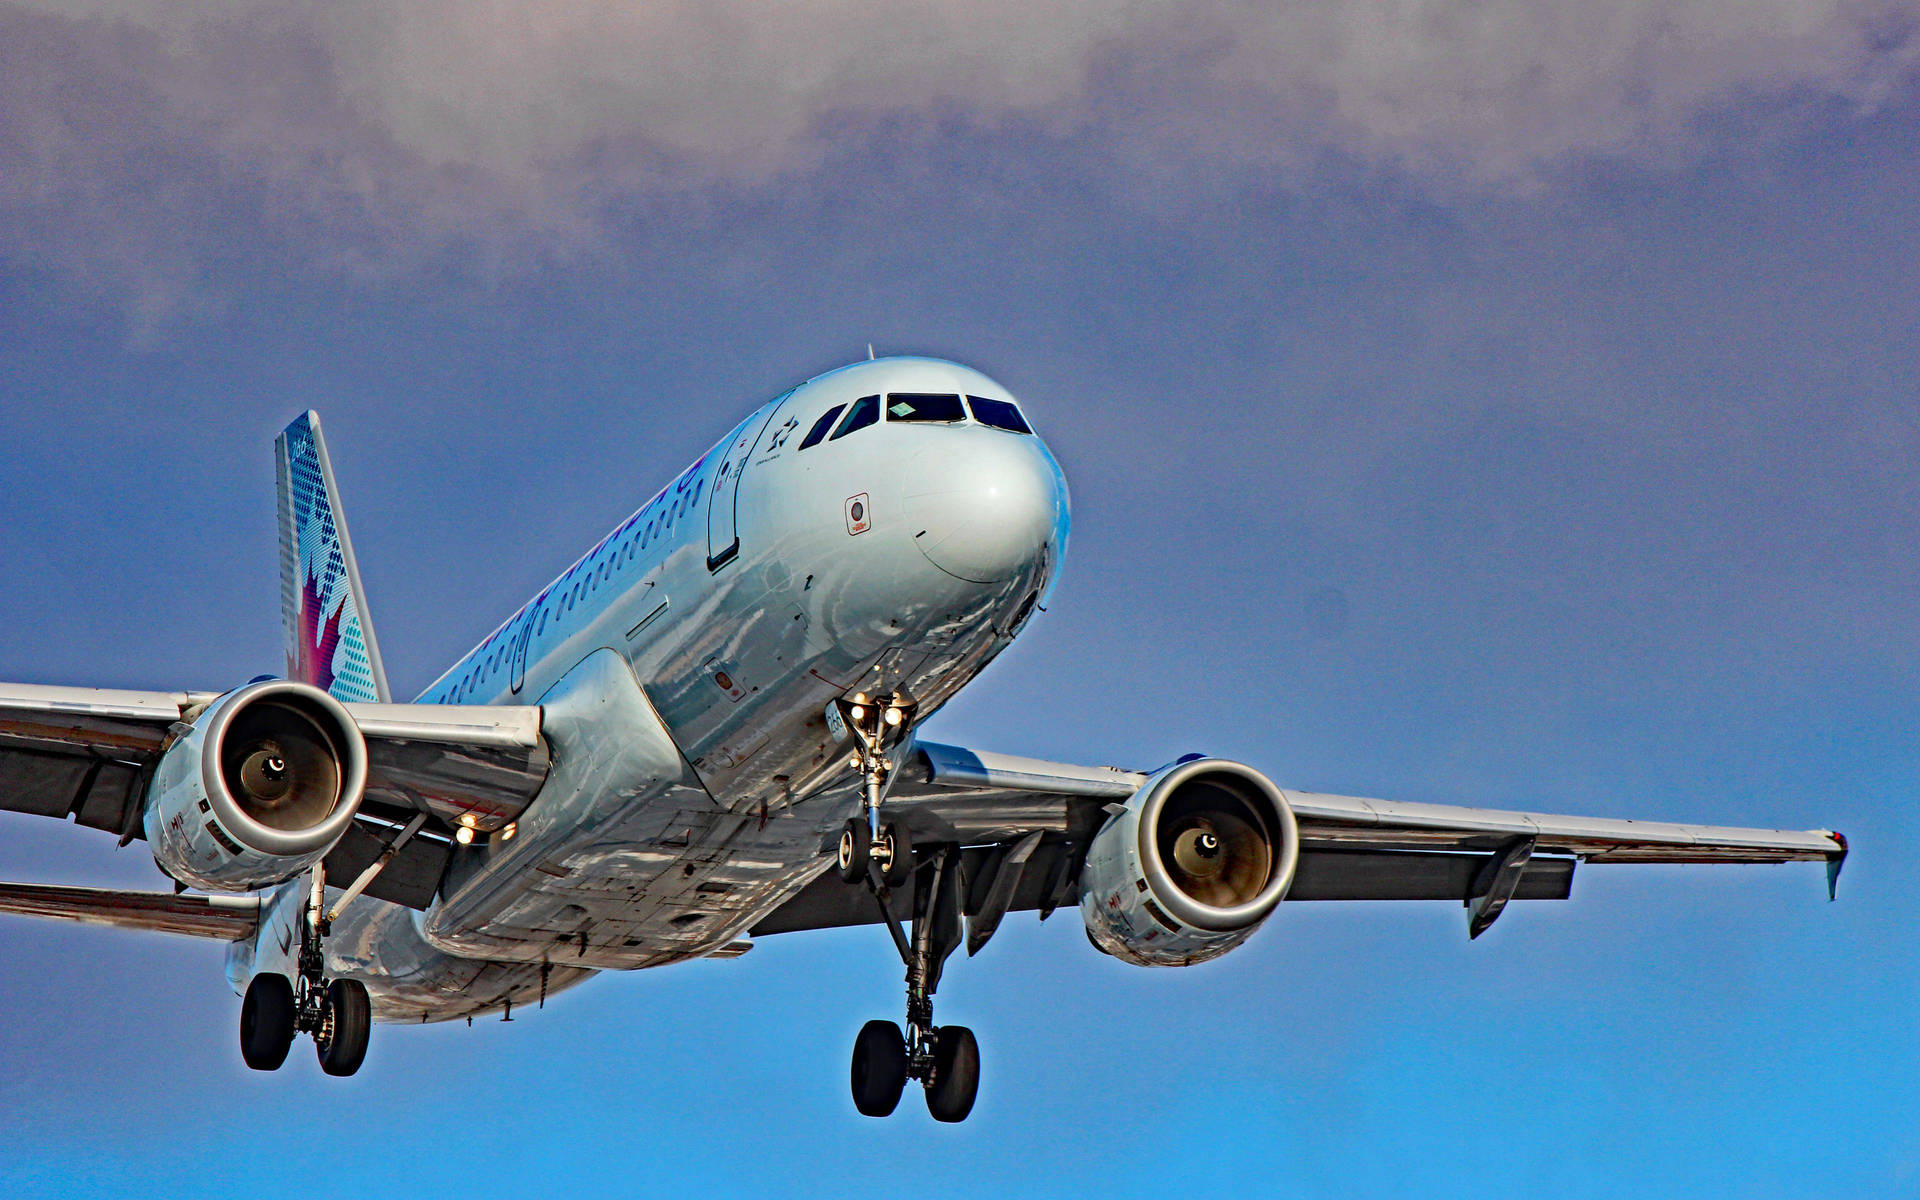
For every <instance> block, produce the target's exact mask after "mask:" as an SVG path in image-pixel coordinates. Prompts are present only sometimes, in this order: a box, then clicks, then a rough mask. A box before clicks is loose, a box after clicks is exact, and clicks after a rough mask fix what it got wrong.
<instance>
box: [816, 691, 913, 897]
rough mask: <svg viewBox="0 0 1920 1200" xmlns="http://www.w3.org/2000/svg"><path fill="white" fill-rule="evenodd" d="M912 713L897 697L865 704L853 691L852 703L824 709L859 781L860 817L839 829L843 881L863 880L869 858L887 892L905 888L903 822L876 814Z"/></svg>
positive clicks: (907, 856) (909, 863)
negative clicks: (846, 744) (847, 744)
mask: <svg viewBox="0 0 1920 1200" xmlns="http://www.w3.org/2000/svg"><path fill="white" fill-rule="evenodd" d="M913 714H914V705H913V704H912V703H911V702H910V701H908V700H906V699H905V698H904V697H901V696H898V695H895V696H882V697H878V698H875V699H872V700H869V699H868V698H867V695H866V693H865V692H856V693H855V694H854V695H853V698H852V699H845V698H842V699H838V700H835V701H833V702H832V703H831V704H829V705H827V728H828V730H829V731H831V732H832V734H833V735H834V737H835V738H836V739H839V740H842V741H846V740H851V741H852V742H853V764H854V766H856V767H858V768H859V770H860V775H861V782H862V790H861V797H860V814H861V815H860V816H858V817H850V818H848V820H847V824H846V827H845V828H844V829H842V830H841V831H840V853H839V862H838V864H837V867H838V869H839V872H840V881H841V882H842V883H850V884H858V883H863V882H865V881H866V879H867V863H868V861H869V860H871V861H872V862H873V863H874V864H875V865H877V866H878V867H879V868H880V876H881V880H882V882H883V883H884V885H885V886H887V887H889V888H897V887H902V886H905V884H906V882H907V879H908V878H909V876H911V875H912V873H913V839H912V836H911V835H910V834H909V833H908V832H907V827H906V824H905V822H899V821H883V820H882V819H881V815H880V803H881V801H882V800H883V799H885V797H886V794H887V780H888V777H889V776H890V775H891V774H892V771H893V767H892V764H891V763H890V762H888V760H887V752H888V751H889V750H890V749H893V748H895V747H898V746H900V745H902V744H904V743H905V742H906V740H907V735H908V733H909V732H911V731H912V729H913Z"/></svg>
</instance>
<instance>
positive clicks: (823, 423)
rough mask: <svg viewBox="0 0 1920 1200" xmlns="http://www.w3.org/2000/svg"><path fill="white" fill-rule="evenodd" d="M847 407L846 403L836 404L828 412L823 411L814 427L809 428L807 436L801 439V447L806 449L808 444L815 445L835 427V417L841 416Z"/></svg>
mask: <svg viewBox="0 0 1920 1200" xmlns="http://www.w3.org/2000/svg"><path fill="white" fill-rule="evenodd" d="M845 407H846V405H844V404H836V405H834V406H833V407H832V408H830V409H828V410H827V411H826V412H823V413H821V414H820V419H819V420H818V421H815V422H814V423H813V428H812V429H809V430H807V436H806V437H805V438H804V439H802V440H801V442H800V448H801V449H802V450H805V449H806V448H807V447H808V446H811V445H814V444H815V443H817V442H818V441H819V440H820V439H821V438H823V437H825V436H827V430H829V429H832V428H833V419H834V418H835V417H837V416H839V415H840V410H841V409H844V408H845Z"/></svg>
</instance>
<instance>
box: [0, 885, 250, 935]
mask: <svg viewBox="0 0 1920 1200" xmlns="http://www.w3.org/2000/svg"><path fill="white" fill-rule="evenodd" d="M0 913H13V914H16V915H19V916H23V917H52V918H54V919H56V920H63V921H78V922H80V923H81V924H83V925H106V926H111V927H113V928H115V929H144V930H152V931H154V932H158V933H178V934H186V935H188V936H190V937H204V938H215V939H217V940H219V941H223V942H234V941H239V940H240V939H241V938H246V937H252V936H253V931H254V928H255V927H256V926H257V925H258V924H259V923H260V897H258V896H199V895H175V894H173V893H171V892H120V891H113V890H110V889H107V888H87V887H64V886H58V885H52V884H37V883H0Z"/></svg>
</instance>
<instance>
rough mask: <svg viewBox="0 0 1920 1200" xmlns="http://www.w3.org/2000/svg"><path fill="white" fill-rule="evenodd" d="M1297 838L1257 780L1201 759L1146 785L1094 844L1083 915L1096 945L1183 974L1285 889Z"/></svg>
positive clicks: (1216, 952)
mask: <svg viewBox="0 0 1920 1200" xmlns="http://www.w3.org/2000/svg"><path fill="white" fill-rule="evenodd" d="M1299 858H1300V830H1299V827H1298V825H1297V824H1296V823H1295V821H1294V817H1293V810H1292V808H1290V807H1289V806H1288V805H1287V799H1286V796H1285V795H1284V794H1283V793H1282V792H1281V791H1280V789H1279V788H1278V787H1275V786H1274V784H1273V782H1272V781H1271V780H1269V779H1268V778H1267V777H1266V776H1264V775H1262V774H1260V773H1259V772H1258V771H1255V770H1254V769H1253V768H1251V767H1248V766H1244V765H1242V764H1240V763H1236V762H1229V761H1227V760H1226V759H1218V758H1203V759H1196V760H1194V761H1192V762H1186V763H1180V764H1178V765H1176V766H1173V767H1169V768H1167V769H1166V770H1164V771H1161V772H1160V773H1159V774H1157V775H1155V776H1154V777H1153V778H1152V779H1149V780H1148V781H1147V782H1146V784H1145V785H1144V786H1143V787H1141V789H1140V790H1139V791H1138V792H1135V793H1134V794H1133V796H1132V797H1131V798H1130V799H1129V800H1128V801H1127V804H1126V807H1125V809H1124V810H1122V811H1121V812H1120V813H1118V814H1116V815H1115V816H1114V817H1113V819H1112V820H1110V821H1108V822H1107V824H1106V826H1105V827H1104V828H1103V829H1101V831H1100V832H1099V834H1098V835H1096V836H1095V837H1094V840H1093V843H1092V845H1091V846H1089V847H1088V850H1087V862H1086V867H1085V868H1084V870H1083V871H1082V873H1081V890H1080V911H1081V915H1082V916H1083V917H1084V918H1085V920H1086V923H1087V934H1088V936H1089V937H1090V938H1092V940H1093V943H1094V945H1096V946H1098V947H1099V948H1100V949H1102V950H1104V951H1106V952H1107V953H1109V954H1112V955H1113V956H1114V957H1116V958H1120V959H1123V960H1125V961H1127V962H1131V963H1135V964H1138V965H1140V966H1188V965H1191V964H1193V963H1196V962H1204V961H1206V960H1207V959H1210V958H1217V957H1219V956H1220V955H1222V954H1225V953H1226V952H1227V951H1228V950H1231V949H1233V948H1234V947H1235V946H1238V945H1239V944H1240V943H1241V942H1243V941H1245V940H1246V939H1247V937H1248V936H1249V935H1251V934H1252V933H1253V931H1254V930H1255V929H1257V928H1259V926H1260V923H1261V922H1262V921H1264V920H1266V918H1267V916H1268V915H1269V914H1270V913H1272V912H1273V910H1274V907H1275V906H1276V905H1278V904H1279V903H1280V901H1281V899H1282V898H1284V897H1285V896H1286V894H1287V888H1288V887H1289V886H1291V884H1292V883H1293V872H1294V867H1295V866H1296V865H1297V863H1298V862H1299Z"/></svg>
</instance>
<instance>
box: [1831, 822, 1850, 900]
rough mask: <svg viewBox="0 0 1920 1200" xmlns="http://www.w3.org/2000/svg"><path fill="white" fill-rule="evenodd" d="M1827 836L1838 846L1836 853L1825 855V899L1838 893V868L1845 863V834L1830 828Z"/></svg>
mask: <svg viewBox="0 0 1920 1200" xmlns="http://www.w3.org/2000/svg"><path fill="white" fill-rule="evenodd" d="M1827 836H1829V837H1831V838H1832V839H1833V840H1834V841H1835V842H1836V843H1838V844H1839V846H1840V849H1839V851H1838V852H1837V853H1834V854H1829V855H1827V899H1828V900H1833V899H1837V898H1838V896H1839V894H1840V868H1841V867H1844V866H1846V865H1847V836H1846V835H1845V834H1843V833H1834V832H1832V831H1831V830H1829V831H1828V834H1827Z"/></svg>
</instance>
